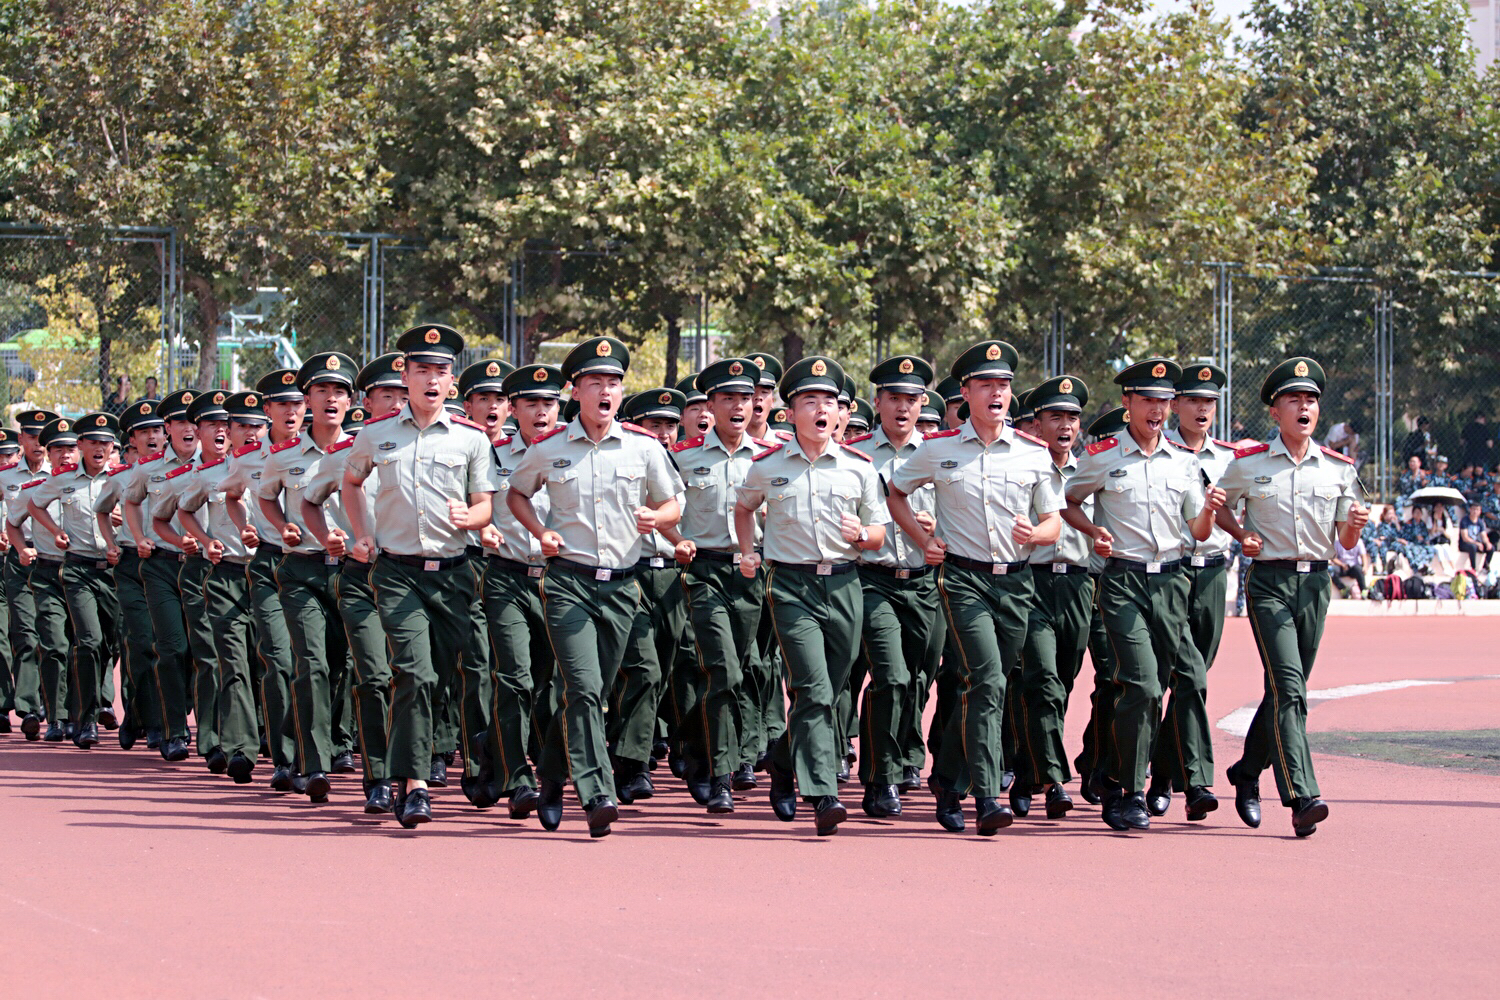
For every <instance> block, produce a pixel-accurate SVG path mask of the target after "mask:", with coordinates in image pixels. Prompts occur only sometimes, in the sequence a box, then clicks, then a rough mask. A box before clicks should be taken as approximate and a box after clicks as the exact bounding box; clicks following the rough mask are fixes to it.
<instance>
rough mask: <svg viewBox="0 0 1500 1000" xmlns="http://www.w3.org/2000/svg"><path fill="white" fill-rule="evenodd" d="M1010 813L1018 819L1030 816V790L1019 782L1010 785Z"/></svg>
mask: <svg viewBox="0 0 1500 1000" xmlns="http://www.w3.org/2000/svg"><path fill="white" fill-rule="evenodd" d="M1010 811H1011V812H1012V813H1014V814H1015V816H1016V817H1017V818H1019V819H1025V818H1026V817H1027V816H1030V815H1031V789H1030V788H1028V787H1026V786H1025V785H1022V784H1021V783H1020V782H1019V781H1013V782H1011V785H1010Z"/></svg>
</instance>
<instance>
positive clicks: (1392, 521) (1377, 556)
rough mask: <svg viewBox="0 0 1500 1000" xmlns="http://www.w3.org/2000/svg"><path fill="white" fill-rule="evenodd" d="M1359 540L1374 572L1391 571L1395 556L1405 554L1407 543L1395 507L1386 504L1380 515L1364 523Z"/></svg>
mask: <svg viewBox="0 0 1500 1000" xmlns="http://www.w3.org/2000/svg"><path fill="white" fill-rule="evenodd" d="M1360 541H1361V542H1362V543H1364V546H1365V554H1366V555H1368V556H1369V558H1370V563H1371V565H1372V566H1373V568H1374V572H1376V573H1379V574H1385V573H1389V572H1391V570H1392V569H1393V568H1394V567H1395V559H1396V556H1398V555H1400V556H1404V555H1406V544H1407V543H1406V537H1405V535H1403V534H1402V525H1401V522H1400V521H1398V520H1397V519H1396V508H1395V507H1394V506H1391V505H1389V504H1387V505H1386V506H1385V508H1383V509H1382V510H1381V512H1380V517H1378V518H1377V519H1375V520H1373V521H1371V522H1370V523H1369V524H1366V525H1365V530H1364V531H1363V532H1361V533H1360Z"/></svg>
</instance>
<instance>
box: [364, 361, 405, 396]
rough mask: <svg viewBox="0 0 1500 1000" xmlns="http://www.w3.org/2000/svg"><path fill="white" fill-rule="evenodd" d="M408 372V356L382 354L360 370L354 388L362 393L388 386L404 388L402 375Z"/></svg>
mask: <svg viewBox="0 0 1500 1000" xmlns="http://www.w3.org/2000/svg"><path fill="white" fill-rule="evenodd" d="M404 371H406V355H404V354H397V353H395V352H392V353H390V354H382V355H381V356H380V357H378V358H376V359H375V360H374V361H371V362H370V363H369V364H367V365H365V366H364V367H363V368H361V369H360V370H359V374H358V375H356V376H355V377H354V387H355V388H356V389H358V390H359V391H360V392H369V391H370V390H371V389H380V388H384V387H387V386H395V387H397V388H401V387H404V386H405V385H406V383H404V382H402V381H401V373H402V372H404Z"/></svg>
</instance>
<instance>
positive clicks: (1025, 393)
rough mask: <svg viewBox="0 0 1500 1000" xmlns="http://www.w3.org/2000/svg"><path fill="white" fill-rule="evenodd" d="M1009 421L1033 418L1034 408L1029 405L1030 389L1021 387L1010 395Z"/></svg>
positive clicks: (1034, 417) (1034, 416)
mask: <svg viewBox="0 0 1500 1000" xmlns="http://www.w3.org/2000/svg"><path fill="white" fill-rule="evenodd" d="M1010 401H1011V421H1012V422H1014V421H1018V420H1035V419H1036V408H1035V407H1034V406H1032V405H1031V390H1030V389H1023V390H1022V391H1020V392H1013V393H1011V395H1010Z"/></svg>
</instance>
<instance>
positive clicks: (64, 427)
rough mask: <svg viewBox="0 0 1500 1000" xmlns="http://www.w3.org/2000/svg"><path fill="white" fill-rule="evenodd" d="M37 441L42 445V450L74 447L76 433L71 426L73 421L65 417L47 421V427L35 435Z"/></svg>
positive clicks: (76, 439) (76, 438)
mask: <svg viewBox="0 0 1500 1000" xmlns="http://www.w3.org/2000/svg"><path fill="white" fill-rule="evenodd" d="M37 440H39V441H40V442H41V443H42V447H43V448H51V447H52V446H53V445H58V446H66V445H74V444H77V443H78V431H77V429H76V428H75V427H74V426H73V421H71V420H69V419H68V418H67V417H58V418H57V419H56V420H49V421H47V426H45V427H43V428H42V429H41V431H39V432H38V433H37Z"/></svg>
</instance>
